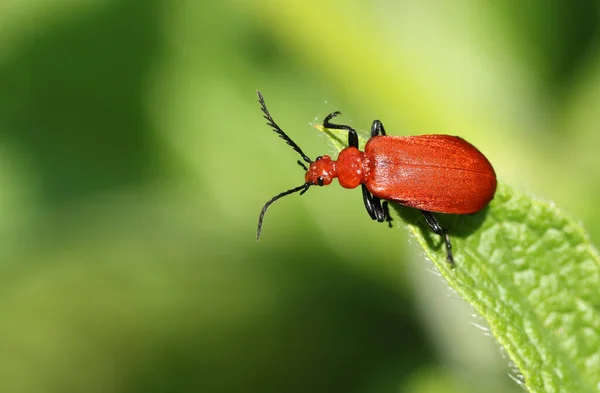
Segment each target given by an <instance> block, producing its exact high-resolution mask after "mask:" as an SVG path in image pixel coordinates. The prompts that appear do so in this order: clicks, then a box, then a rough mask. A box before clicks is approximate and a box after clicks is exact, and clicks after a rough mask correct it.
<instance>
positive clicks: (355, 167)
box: [337, 147, 364, 188]
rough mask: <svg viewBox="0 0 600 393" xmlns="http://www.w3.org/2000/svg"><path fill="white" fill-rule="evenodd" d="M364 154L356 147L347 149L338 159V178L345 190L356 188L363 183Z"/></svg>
mask: <svg viewBox="0 0 600 393" xmlns="http://www.w3.org/2000/svg"><path fill="white" fill-rule="evenodd" d="M363 160H364V153H363V152H361V151H360V150H358V149H357V148H355V147H347V148H345V149H344V150H342V151H341V152H340V155H339V156H338V159H337V177H338V180H339V182H340V185H341V186H342V187H344V188H355V187H358V185H359V184H360V183H362V182H363Z"/></svg>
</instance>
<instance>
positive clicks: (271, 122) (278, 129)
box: [256, 90, 312, 164]
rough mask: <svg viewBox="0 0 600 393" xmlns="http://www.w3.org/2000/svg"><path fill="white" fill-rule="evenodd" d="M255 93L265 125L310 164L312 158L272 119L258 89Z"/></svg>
mask: <svg viewBox="0 0 600 393" xmlns="http://www.w3.org/2000/svg"><path fill="white" fill-rule="evenodd" d="M256 94H257V95H258V103H259V104H260V109H261V110H262V111H263V113H264V116H263V117H264V118H265V119H266V120H267V125H268V126H270V127H271V128H273V131H275V132H276V133H277V134H279V137H280V138H281V139H283V140H284V141H285V142H286V143H287V144H288V145H290V146H291V147H292V149H294V150H296V152H298V154H300V155H301V156H302V158H303V159H304V161H306V162H308V163H309V164H312V160H311V159H310V158H308V156H307V155H306V154H304V152H303V151H302V149H300V146H298V145H297V144H296V142H294V141H293V140H292V139H291V138H290V137H289V136H287V134H286V133H285V132H283V130H282V129H281V127H279V126H278V125H277V123H275V120H273V117H271V114H270V113H269V110H268V109H267V104H265V99H264V98H263V95H262V94H261V93H260V91H258V90H256Z"/></svg>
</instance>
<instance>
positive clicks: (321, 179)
mask: <svg viewBox="0 0 600 393" xmlns="http://www.w3.org/2000/svg"><path fill="white" fill-rule="evenodd" d="M323 182H324V180H323V176H321V177H319V178H318V179H317V184H318V185H319V186H322V185H323Z"/></svg>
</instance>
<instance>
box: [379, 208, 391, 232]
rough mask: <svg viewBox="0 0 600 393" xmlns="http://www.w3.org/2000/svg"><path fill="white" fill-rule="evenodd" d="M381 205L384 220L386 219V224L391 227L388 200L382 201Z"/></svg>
mask: <svg viewBox="0 0 600 393" xmlns="http://www.w3.org/2000/svg"><path fill="white" fill-rule="evenodd" d="M381 206H382V208H383V215H384V216H385V220H386V221H387V223H388V226H389V227H390V228H391V227H392V216H390V209H389V208H388V202H387V201H383V203H382V204H381Z"/></svg>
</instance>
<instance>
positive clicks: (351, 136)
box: [323, 112, 358, 149]
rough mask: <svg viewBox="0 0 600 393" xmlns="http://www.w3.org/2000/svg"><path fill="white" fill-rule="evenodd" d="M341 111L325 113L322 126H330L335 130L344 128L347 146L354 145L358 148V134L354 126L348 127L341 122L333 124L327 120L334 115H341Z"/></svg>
mask: <svg viewBox="0 0 600 393" xmlns="http://www.w3.org/2000/svg"><path fill="white" fill-rule="evenodd" d="M341 114H342V113H341V112H333V113H330V114H328V115H327V117H325V120H323V127H325V128H332V129H335V130H346V131H348V147H356V148H357V149H358V135H357V134H356V131H355V130H354V128H352V127H350V126H345V125H342V124H333V123H330V122H329V120H331V119H333V118H334V117H336V116H338V115H341Z"/></svg>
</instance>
